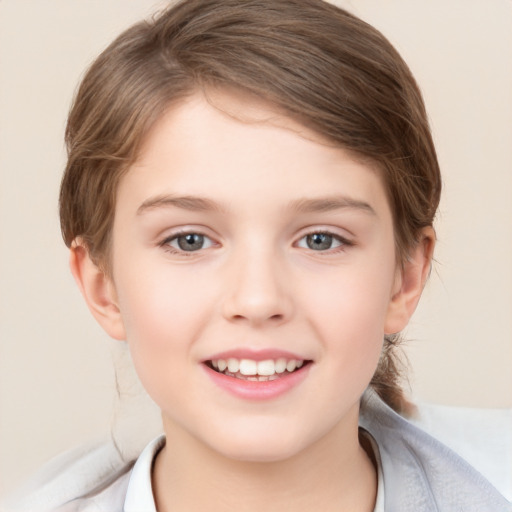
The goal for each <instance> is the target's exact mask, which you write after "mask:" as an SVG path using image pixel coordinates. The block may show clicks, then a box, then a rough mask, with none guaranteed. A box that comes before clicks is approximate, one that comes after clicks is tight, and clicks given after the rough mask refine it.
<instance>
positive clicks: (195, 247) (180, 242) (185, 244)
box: [162, 233, 213, 252]
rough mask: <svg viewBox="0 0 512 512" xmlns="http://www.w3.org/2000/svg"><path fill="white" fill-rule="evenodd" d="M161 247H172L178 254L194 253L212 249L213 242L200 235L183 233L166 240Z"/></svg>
mask: <svg viewBox="0 0 512 512" xmlns="http://www.w3.org/2000/svg"><path fill="white" fill-rule="evenodd" d="M162 245H164V246H169V247H172V248H173V249H175V250H176V251H179V252H181V251H185V252H194V251H199V250H201V249H208V248H209V247H212V245H213V242H212V240H211V239H210V238H208V237H207V236H205V235H201V234H200V233H183V234H179V235H173V236H172V237H169V238H167V239H166V240H164V242H163V244H162Z"/></svg>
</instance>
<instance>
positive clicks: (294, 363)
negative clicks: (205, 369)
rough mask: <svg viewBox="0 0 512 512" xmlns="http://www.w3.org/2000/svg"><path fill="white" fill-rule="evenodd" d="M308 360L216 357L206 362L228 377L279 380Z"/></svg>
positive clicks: (251, 379)
mask: <svg viewBox="0 0 512 512" xmlns="http://www.w3.org/2000/svg"><path fill="white" fill-rule="evenodd" d="M305 363H306V364H307V363H308V361H304V360H301V359H286V358H279V359H275V360H274V359H265V360H263V361H255V360H253V359H236V358H234V357H230V358H229V359H214V360H211V361H208V362H207V363H206V364H207V366H209V367H210V368H212V369H213V370H215V371H216V372H218V373H222V374H223V375H226V376H228V377H233V378H235V379H240V380H246V381H258V382H266V381H272V380H277V379H279V378H281V377H284V376H286V375H289V374H291V373H293V372H295V371H296V370H298V369H299V368H301V367H302V366H303V365H304V364H305Z"/></svg>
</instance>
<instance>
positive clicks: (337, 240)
mask: <svg viewBox="0 0 512 512" xmlns="http://www.w3.org/2000/svg"><path fill="white" fill-rule="evenodd" d="M343 245H350V243H349V242H348V241H347V240H344V239H343V238H341V237H339V236H336V235H332V234H331V233H321V232H319V233H310V234H309V235H306V236H304V237H302V238H301V239H300V240H299V242H298V244H297V246H298V247H302V248H304V249H311V250H313V251H328V250H330V249H336V248H338V247H341V246H343Z"/></svg>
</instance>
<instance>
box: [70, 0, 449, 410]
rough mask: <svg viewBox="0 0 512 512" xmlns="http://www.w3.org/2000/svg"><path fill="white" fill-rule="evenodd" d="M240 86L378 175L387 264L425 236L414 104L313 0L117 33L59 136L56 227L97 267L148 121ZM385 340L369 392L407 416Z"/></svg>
mask: <svg viewBox="0 0 512 512" xmlns="http://www.w3.org/2000/svg"><path fill="white" fill-rule="evenodd" d="M209 88H220V89H222V88H229V89H233V88H235V89H239V90H242V91H245V92H248V93H250V94H253V95H256V96H258V97H261V98H264V99H265V100H267V101H268V102H270V103H272V104H274V105H275V106H276V107H278V108H279V109H281V110H282V111H284V112H286V113H287V114H288V115H289V116H290V117H291V118H293V119H295V120H297V121H299V122H301V123H303V124H305V125H307V126H308V127H309V128H311V129H313V130H315V131H316V132H318V134H320V135H321V136H324V137H325V138H326V139H327V140H329V141H331V142H332V143H333V144H335V145H338V146H340V147H343V148H345V149H348V150H350V151H352V152H353V154H355V155H360V156H361V157H363V158H365V159H366V160H368V161H370V162H372V163H373V164H374V165H375V167H376V168H377V169H378V170H379V171H380V173H381V175H382V178H383V181H384V183H385V187H386V192H387V195H388V198H389V203H390V206H391V210H392V213H393V220H394V232H395V239H396V252H397V260H398V261H399V262H400V261H404V259H405V258H406V255H407V250H408V248H410V247H413V246H414V244H415V242H416V241H417V240H416V239H417V236H418V234H419V233H420V230H421V229H422V228H424V227H426V226H430V225H432V222H433V219H434V215H435V212H436V209H437V206H438V203H439V197H440V192H441V178H440V173H439V165H438V162H437V157H436V152H435V149H434V144H433V141H432V137H431V134H430V129H429V124H428V121H427V115H426V113H425V108H424V105H423V100H422V97H421V93H420V91H419V89H418V87H417V85H416V82H415V80H414V78H413V76H412V74H411V72H410V71H409V68H408V67H407V65H406V64H405V63H404V61H403V60H402V58H401V57H400V56H399V54H398V53H397V52H396V50H395V49H394V48H393V46H392V45H391V44H390V43H389V42H388V41H387V39H386V38H385V37H384V36H383V35H382V34H381V33H380V32H378V31H377V30H375V29H374V28H373V27H371V26H369V25H368V24H366V23H365V22H363V21H361V20H359V19H358V18H356V17H355V16H353V15H352V14H350V13H348V12H346V11H344V10H342V9H339V8H337V7H335V6H334V5H331V4H329V3H327V2H323V1H321V0H243V1H241V0H186V1H181V2H179V3H177V4H176V5H175V6H172V7H171V8H169V9H168V10H166V11H164V12H162V13H161V14H160V15H158V16H156V17H155V18H154V19H152V20H151V21H147V22H142V23H139V24H137V25H135V26H133V27H132V28H130V29H128V30H127V31H126V32H124V33H123V34H121V36H119V37H118V38H117V39H116V40H115V41H114V42H113V43H112V44H111V45H110V46H109V47H108V48H107V49H106V50H105V51H104V52H103V53H102V54H101V55H100V56H99V57H98V59H97V60H96V61H95V62H94V63H93V65H92V66H91V68H90V69H89V71H88V72H87V74H86V75H85V77H84V79H83V82H82V84H81V86H80V88H79V90H78V93H77V95H76V98H75V101H74V104H73V107H72V110H71V113H70V116H69V121H68V125H67V130H66V143H67V148H68V164H67V167H66V172H65V174H64V177H63V181H62V187H61V195H60V216H61V226H62V233H63V237H64V240H65V241H66V243H67V244H68V245H70V244H71V243H72V241H73V240H74V239H75V238H77V237H80V238H81V240H82V241H83V242H84V243H85V245H86V246H87V248H88V250H89V251H90V254H91V255H92V257H93V258H94V259H95V261H97V262H98V264H102V265H103V266H104V267H105V268H106V269H108V266H109V247H110V240H111V229H112V223H113V219H114V211H115V198H116V190H117V185H118V183H119V180H120V178H121V176H122V175H123V173H124V172H126V170H127V169H128V167H129V165H130V164H131V163H132V162H133V161H134V160H135V159H136V157H137V152H138V149H139V148H140V146H141V143H142V141H143V140H144V137H145V136H146V135H147V133H148V131H149V130H150V129H151V127H152V126H153V124H154V123H155V121H156V120H157V119H158V118H159V117H160V116H161V115H162V114H163V113H164V112H165V111H166V110H167V109H168V108H169V107H170V106H171V105H173V104H175V103H176V102H178V101H180V100H182V99H183V98H184V97H186V96H187V95H190V94H192V93H194V92H197V91H201V90H202V91H204V90H206V91H207V90H208V89H209ZM394 351H395V343H394V342H392V341H389V340H388V341H386V342H385V345H384V350H383V353H382V357H381V361H380V364H379V367H378V369H377V372H376V374H375V377H374V379H373V380H372V386H373V387H375V389H376V390H377V392H378V393H379V394H380V395H381V396H382V397H383V398H384V400H385V401H386V402H388V403H389V405H391V406H392V407H393V408H395V409H396V410H404V408H405V405H404V404H405V403H406V402H405V401H404V397H403V393H402V391H401V389H400V386H399V372H398V364H397V362H396V360H395V359H394V355H393V354H394Z"/></svg>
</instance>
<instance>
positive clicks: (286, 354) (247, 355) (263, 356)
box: [203, 348, 309, 362]
mask: <svg viewBox="0 0 512 512" xmlns="http://www.w3.org/2000/svg"><path fill="white" fill-rule="evenodd" d="M230 358H233V359H251V360H253V361H265V360H267V359H274V360H275V359H281V358H283V359H288V360H290V359H295V360H298V361H306V360H309V359H308V358H307V357H303V356H301V355H299V354H296V353H293V352H290V351H287V350H278V349H275V348H268V349H250V348H239V349H233V350H226V351H224V352H217V353H216V354H213V355H212V356H210V357H208V358H206V359H204V361H203V362H206V361H217V360H219V359H230Z"/></svg>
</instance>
